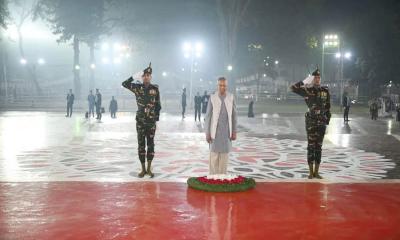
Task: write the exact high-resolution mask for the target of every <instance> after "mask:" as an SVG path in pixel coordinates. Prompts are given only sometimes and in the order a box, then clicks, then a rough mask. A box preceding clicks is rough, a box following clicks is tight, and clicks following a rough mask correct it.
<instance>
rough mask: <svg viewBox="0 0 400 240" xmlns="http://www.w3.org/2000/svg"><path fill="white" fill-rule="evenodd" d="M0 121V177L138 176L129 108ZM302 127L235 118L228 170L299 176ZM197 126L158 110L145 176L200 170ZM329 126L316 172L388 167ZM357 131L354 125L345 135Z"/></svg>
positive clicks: (379, 174) (377, 172) (358, 173)
mask: <svg viewBox="0 0 400 240" xmlns="http://www.w3.org/2000/svg"><path fill="white" fill-rule="evenodd" d="M334 121H335V120H334ZM337 121H340V119H337ZM0 124H1V133H0V138H1V143H0V144H1V145H0V147H1V148H0V181H8V182H20V181H27V182H34V181H122V182H125V181H142V180H141V179H138V178H137V177H136V175H137V172H138V170H139V161H138V159H137V154H136V153H137V150H136V149H137V141H136V132H135V121H134V116H133V115H132V114H130V113H120V115H119V116H118V118H117V119H110V118H109V117H108V116H106V117H104V119H103V121H102V122H97V121H96V120H93V119H91V120H89V121H88V120H85V119H82V118H80V117H79V116H75V117H73V118H65V117H63V115H62V114H57V113H29V114H28V113H7V114H2V115H1V116H0ZM302 124H303V123H302V122H300V123H299V120H298V119H296V118H277V117H276V116H273V117H271V118H268V119H251V120H249V119H247V118H242V117H241V118H240V119H239V125H240V133H239V135H238V141H236V142H235V143H234V149H233V152H232V153H231V155H230V163H229V168H228V170H229V171H230V172H231V173H235V174H242V175H245V176H251V177H254V178H256V179H258V180H269V179H294V180H295V179H304V178H305V176H306V174H307V165H306V155H305V154H306V152H305V149H306V141H305V140H301V139H304V135H303V134H304V133H303V132H302V130H301V129H302ZM203 127H204V126H203V124H200V123H195V122H194V121H193V119H192V118H191V117H188V118H186V119H185V120H184V121H182V120H181V119H180V117H179V116H174V115H169V114H163V115H162V117H161V121H160V122H159V124H158V126H157V128H158V129H157V133H156V139H155V141H156V148H155V149H156V158H155V160H154V169H153V171H154V173H155V174H156V177H155V178H154V179H152V181H185V180H186V179H187V177H188V176H197V175H205V174H207V172H208V144H207V143H206V142H205V140H204V134H203V133H202V131H203ZM330 128H331V129H329V130H328V134H327V137H326V139H325V143H324V150H323V159H322V161H323V165H322V169H321V171H322V172H323V176H324V177H325V178H326V179H327V180H332V181H346V180H371V179H381V178H384V177H386V175H387V172H388V171H389V170H391V169H393V168H395V166H396V164H395V162H394V161H393V160H392V159H389V158H385V157H384V156H383V155H380V154H378V153H375V152H370V151H368V150H367V149H358V148H355V147H353V146H351V144H343V142H345V141H346V138H348V136H347V135H346V134H341V133H340V129H339V128H338V127H337V126H336V125H335V124H331V126H330ZM357 131H358V132H360V131H361V130H357V129H354V131H353V132H357ZM144 180H146V181H148V180H149V179H147V178H145V179H144Z"/></svg>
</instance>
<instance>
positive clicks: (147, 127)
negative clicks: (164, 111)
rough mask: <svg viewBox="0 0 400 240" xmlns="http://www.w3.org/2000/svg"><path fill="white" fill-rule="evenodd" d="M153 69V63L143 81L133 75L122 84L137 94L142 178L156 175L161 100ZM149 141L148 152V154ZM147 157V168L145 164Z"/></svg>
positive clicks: (143, 75) (137, 120) (137, 127)
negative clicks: (153, 79) (152, 167)
mask: <svg viewBox="0 0 400 240" xmlns="http://www.w3.org/2000/svg"><path fill="white" fill-rule="evenodd" d="M152 72H153V70H152V68H151V63H150V64H149V66H148V67H147V68H146V69H144V70H143V74H142V82H138V81H137V82H135V83H134V82H133V81H134V79H133V77H130V78H129V79H128V80H126V81H124V82H123V83H122V86H123V87H125V88H127V89H129V90H131V91H132V92H133V93H134V94H135V96H136V103H137V107H138V108H137V111H136V131H137V137H138V155H139V160H140V163H141V165H142V171H141V172H140V173H139V174H138V177H140V178H142V177H144V175H146V174H148V175H149V176H150V177H154V174H153V173H152V171H151V163H152V161H153V158H154V135H155V133H156V122H157V121H158V120H159V116H160V110H161V102H160V92H159V90H158V86H157V85H154V84H151V83H150V81H151V78H152V77H151V74H152ZM146 142H147V154H146ZM146 157H147V169H146V166H145V162H146Z"/></svg>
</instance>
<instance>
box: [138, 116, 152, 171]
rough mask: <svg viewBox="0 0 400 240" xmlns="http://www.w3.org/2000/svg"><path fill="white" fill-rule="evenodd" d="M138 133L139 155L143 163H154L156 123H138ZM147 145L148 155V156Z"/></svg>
mask: <svg viewBox="0 0 400 240" xmlns="http://www.w3.org/2000/svg"><path fill="white" fill-rule="evenodd" d="M136 131H137V137H138V145H139V146H138V155H139V160H140V162H141V163H144V162H145V161H146V155H147V161H152V160H153V158H154V135H155V134H156V123H155V122H150V123H148V122H141V121H136ZM146 143H147V154H146Z"/></svg>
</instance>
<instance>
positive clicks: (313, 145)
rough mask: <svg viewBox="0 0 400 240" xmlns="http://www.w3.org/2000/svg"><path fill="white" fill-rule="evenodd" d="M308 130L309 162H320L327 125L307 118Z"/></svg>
mask: <svg viewBox="0 0 400 240" xmlns="http://www.w3.org/2000/svg"><path fill="white" fill-rule="evenodd" d="M306 131H307V141H308V145H307V162H308V163H309V164H310V163H314V162H315V163H318V164H320V163H321V156H322V142H323V141H324V135H325V131H326V125H325V124H321V123H318V122H317V121H315V120H309V119H307V118H306Z"/></svg>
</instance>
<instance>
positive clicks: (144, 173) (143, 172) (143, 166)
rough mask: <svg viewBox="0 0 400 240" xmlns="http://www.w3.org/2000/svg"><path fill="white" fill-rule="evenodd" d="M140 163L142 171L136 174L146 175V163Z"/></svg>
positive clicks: (139, 175)
mask: <svg viewBox="0 0 400 240" xmlns="http://www.w3.org/2000/svg"><path fill="white" fill-rule="evenodd" d="M140 164H142V171H141V172H140V173H139V174H138V177H140V178H142V177H144V175H146V173H147V172H146V165H145V163H144V162H141V163H140Z"/></svg>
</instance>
